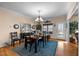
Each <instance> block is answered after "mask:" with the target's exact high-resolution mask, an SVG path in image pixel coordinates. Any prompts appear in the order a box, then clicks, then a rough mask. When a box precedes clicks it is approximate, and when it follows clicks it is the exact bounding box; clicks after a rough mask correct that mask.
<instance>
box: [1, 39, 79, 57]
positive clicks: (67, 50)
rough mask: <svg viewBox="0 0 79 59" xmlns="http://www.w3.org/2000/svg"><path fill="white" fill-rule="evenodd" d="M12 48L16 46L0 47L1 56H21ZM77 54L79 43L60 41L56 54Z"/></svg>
mask: <svg viewBox="0 0 79 59" xmlns="http://www.w3.org/2000/svg"><path fill="white" fill-rule="evenodd" d="M54 41H55V40H54ZM56 41H57V40H56ZM18 45H19V44H18V43H16V46H18ZM12 48H15V47H12V46H6V47H2V48H0V56H19V55H18V54H17V53H16V52H13V51H12V50H11V49H12ZM77 55H78V46H77V44H73V43H68V42H65V41H58V46H57V50H56V56H77Z"/></svg>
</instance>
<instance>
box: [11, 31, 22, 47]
mask: <svg viewBox="0 0 79 59" xmlns="http://www.w3.org/2000/svg"><path fill="white" fill-rule="evenodd" d="M10 36H11V45H12V46H15V42H16V41H19V44H20V43H21V39H20V38H18V35H17V32H11V33H10Z"/></svg>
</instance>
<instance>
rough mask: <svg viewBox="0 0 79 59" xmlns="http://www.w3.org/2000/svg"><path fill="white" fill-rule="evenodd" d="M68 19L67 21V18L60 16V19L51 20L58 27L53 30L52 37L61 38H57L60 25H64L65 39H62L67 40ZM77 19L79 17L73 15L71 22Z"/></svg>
mask: <svg viewBox="0 0 79 59" xmlns="http://www.w3.org/2000/svg"><path fill="white" fill-rule="evenodd" d="M66 19H67V18H66V16H60V17H56V18H53V19H51V22H52V23H54V24H55V25H56V26H55V27H54V29H53V35H52V37H54V38H59V37H57V35H58V24H60V23H63V24H64V37H63V38H62V39H65V37H66V33H65V32H66ZM77 19H78V16H75V15H73V16H72V18H71V19H70V21H74V20H77ZM60 39H61V38H60Z"/></svg>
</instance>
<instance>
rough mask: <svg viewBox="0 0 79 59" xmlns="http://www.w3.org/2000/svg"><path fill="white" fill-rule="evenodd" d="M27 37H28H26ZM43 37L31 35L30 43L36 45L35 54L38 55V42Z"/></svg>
mask: <svg viewBox="0 0 79 59" xmlns="http://www.w3.org/2000/svg"><path fill="white" fill-rule="evenodd" d="M26 37H27V36H26ZM26 37H25V44H27V41H26ZM42 37H43V35H41V36H38V35H31V36H30V41H31V43H33V44H34V46H35V47H34V50H35V53H37V48H38V40H39V38H42ZM25 47H26V46H25Z"/></svg>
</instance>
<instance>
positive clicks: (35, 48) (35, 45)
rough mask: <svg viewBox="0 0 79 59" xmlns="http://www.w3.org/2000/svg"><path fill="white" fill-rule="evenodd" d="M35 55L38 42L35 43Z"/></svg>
mask: <svg viewBox="0 0 79 59" xmlns="http://www.w3.org/2000/svg"><path fill="white" fill-rule="evenodd" d="M35 53H37V41H36V42H35Z"/></svg>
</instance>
